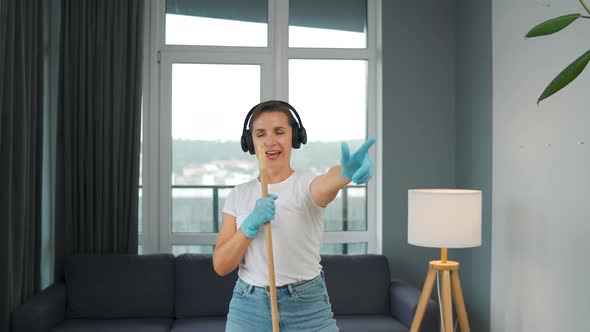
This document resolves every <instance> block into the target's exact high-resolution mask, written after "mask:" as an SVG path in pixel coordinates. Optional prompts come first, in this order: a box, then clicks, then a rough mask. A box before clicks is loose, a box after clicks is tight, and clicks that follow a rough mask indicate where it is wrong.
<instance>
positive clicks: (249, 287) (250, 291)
mask: <svg viewBox="0 0 590 332" xmlns="http://www.w3.org/2000/svg"><path fill="white" fill-rule="evenodd" d="M253 288H254V286H252V285H250V284H248V289H247V290H246V294H252V289H253Z"/></svg>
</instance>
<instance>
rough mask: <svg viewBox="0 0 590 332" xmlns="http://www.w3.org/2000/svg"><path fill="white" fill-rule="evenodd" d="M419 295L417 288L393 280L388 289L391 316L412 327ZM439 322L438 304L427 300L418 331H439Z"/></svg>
mask: <svg viewBox="0 0 590 332" xmlns="http://www.w3.org/2000/svg"><path fill="white" fill-rule="evenodd" d="M420 294H421V291H420V290H419V289H418V288H416V287H415V286H413V285H410V284H408V283H406V282H404V281H401V280H394V281H392V283H391V286H390V289H389V301H390V305H391V315H392V316H393V317H394V318H396V319H397V320H399V321H400V322H401V323H402V324H404V325H405V326H407V327H408V328H410V327H411V326H412V321H413V320H414V313H415V312H416V308H417V307H418V302H419V301H420ZM439 321H440V313H439V306H438V303H437V302H435V301H433V300H432V299H429V300H428V305H427V306H426V312H425V313H424V319H423V320H422V325H421V328H420V331H422V332H437V331H439Z"/></svg>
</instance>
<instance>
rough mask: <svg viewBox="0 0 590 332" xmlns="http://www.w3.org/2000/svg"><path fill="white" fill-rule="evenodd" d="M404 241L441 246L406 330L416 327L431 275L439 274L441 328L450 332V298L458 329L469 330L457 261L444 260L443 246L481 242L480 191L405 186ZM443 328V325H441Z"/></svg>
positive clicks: (445, 255) (431, 281)
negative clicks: (406, 206)
mask: <svg viewBox="0 0 590 332" xmlns="http://www.w3.org/2000/svg"><path fill="white" fill-rule="evenodd" d="M408 243H410V244H413V245H416V246H421V247H431V248H441V259H440V260H436V261H431V262H430V265H429V269H428V274H427V275H426V281H425V282H424V288H423V289H422V294H421V295H420V301H419V302H418V307H417V308H416V313H415V314H414V320H413V321H412V327H411V329H410V332H418V331H420V325H421V324H422V319H423V318H424V312H425V311H426V305H427V304H428V299H429V298H430V294H431V293H432V288H433V286H434V281H435V278H436V276H437V274H438V275H440V277H441V278H440V280H441V284H442V286H441V291H440V301H441V309H442V322H441V330H442V331H445V332H453V304H452V302H453V300H454V302H455V309H456V311H457V319H458V321H459V326H460V328H461V331H462V332H469V322H468V321H467V311H466V310H465V302H464V300H463V292H462V290H461V283H460V281H459V262H456V261H449V260H447V248H468V247H477V246H480V245H481V191H479V190H464V189H411V190H408ZM443 328H444V329H443Z"/></svg>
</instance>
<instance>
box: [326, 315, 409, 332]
mask: <svg viewBox="0 0 590 332" xmlns="http://www.w3.org/2000/svg"><path fill="white" fill-rule="evenodd" d="M334 318H335V319H336V325H338V327H339V328H340V332H358V331H363V332H408V331H409V329H408V327H406V326H404V325H403V324H402V323H400V322H399V321H397V320H395V319H394V318H392V317H391V316H385V315H355V316H334Z"/></svg>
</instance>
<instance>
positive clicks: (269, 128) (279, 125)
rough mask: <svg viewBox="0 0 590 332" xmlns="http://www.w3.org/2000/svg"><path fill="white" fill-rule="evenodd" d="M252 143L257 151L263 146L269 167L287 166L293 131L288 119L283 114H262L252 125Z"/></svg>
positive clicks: (289, 159)
mask: <svg viewBox="0 0 590 332" xmlns="http://www.w3.org/2000/svg"><path fill="white" fill-rule="evenodd" d="M251 132H252V142H253V143H254V147H255V149H256V150H258V145H259V144H263V145H264V150H265V151H266V161H267V165H268V166H269V167H275V166H285V165H287V166H289V167H290V161H291V148H292V146H291V142H292V135H293V129H292V128H291V125H290V124H289V118H288V117H287V115H286V114H285V113H283V112H278V111H275V112H263V113H260V114H259V115H258V117H256V119H255V120H254V122H253V123H252V129H251Z"/></svg>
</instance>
